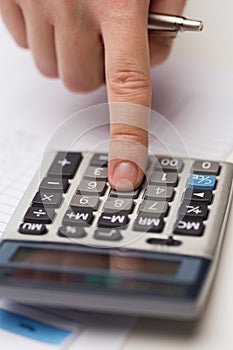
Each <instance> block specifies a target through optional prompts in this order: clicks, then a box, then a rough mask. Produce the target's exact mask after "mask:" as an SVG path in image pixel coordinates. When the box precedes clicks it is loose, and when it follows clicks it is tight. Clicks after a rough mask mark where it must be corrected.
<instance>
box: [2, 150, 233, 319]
mask: <svg viewBox="0 0 233 350" xmlns="http://www.w3.org/2000/svg"><path fill="white" fill-rule="evenodd" d="M74 163H75V164H76V165H74ZM106 165H107V155H106V154H93V153H91V152H82V153H67V154H66V153H64V152H60V153H58V154H56V153H53V152H51V153H50V155H49V156H48V157H47V158H46V161H45V163H44V164H43V168H42V169H40V171H39V172H38V173H37V174H36V176H35V177H34V179H33V181H32V183H31V185H30V186H29V188H28V190H27V191H26V193H25V195H24V197H23V199H22V200H21V202H20V204H19V206H18V208H17V209H16V211H15V213H14V214H13V217H12V219H11V221H10V223H9V224H8V226H7V229H6V231H5V233H4V236H3V239H2V241H1V245H0V295H1V296H3V297H7V298H10V299H14V300H16V301H20V302H24V303H25V302H26V303H34V304H40V305H54V306H55V305H56V306H59V307H69V308H79V309H84V310H89V311H90V310H92V311H101V312H103V311H104V312H114V313H115V312H116V313H125V314H132V315H147V316H153V317H154V316H156V317H157V316H158V317H168V318H175V319H196V318H198V317H199V316H200V315H201V313H202V311H203V309H204V306H205V304H206V302H207V298H208V295H209V292H210V289H211V285H212V282H213V279H214V276H215V272H216V268H217V262H218V257H219V254H220V250H221V244H222V241H223V238H224V232H225V227H226V223H227V218H228V213H229V210H230V203H231V198H232V178H233V165H232V164H230V163H224V162H211V161H207V160H191V161H190V160H188V159H181V158H176V159H174V158H169V157H166V156H164V157H163V156H156V157H153V156H151V157H150V161H149V164H148V169H147V173H146V179H145V181H144V183H143V184H142V186H141V188H140V189H138V190H136V191H133V192H132V193H117V192H116V191H112V190H111V188H110V187H109V184H108V183H107V177H106V169H107V168H106ZM67 169H68V170H67ZM66 170H67V171H66ZM69 171H70V173H69ZM158 174H159V175H158ZM164 174H165V175H164ZM88 184H89V189H88ZM94 185H95V186H94ZM51 186H52V188H51ZM59 186H60V187H59ZM38 191H39V192H38ZM38 193H41V196H40V197H38ZM109 198H110V199H109ZM43 200H44V202H46V203H45V204H44V205H43ZM54 201H55V202H54ZM50 202H52V203H50ZM148 203H149V204H148ZM46 220H47V221H46Z"/></svg>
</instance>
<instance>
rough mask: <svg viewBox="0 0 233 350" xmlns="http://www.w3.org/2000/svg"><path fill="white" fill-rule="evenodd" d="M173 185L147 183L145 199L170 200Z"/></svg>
mask: <svg viewBox="0 0 233 350" xmlns="http://www.w3.org/2000/svg"><path fill="white" fill-rule="evenodd" d="M173 195H174V189H173V187H167V186H157V185H149V186H148V187H147V189H146V191H145V195H144V196H145V199H148V198H154V199H157V200H164V201H165V200H167V201H171V200H172V199H173Z"/></svg>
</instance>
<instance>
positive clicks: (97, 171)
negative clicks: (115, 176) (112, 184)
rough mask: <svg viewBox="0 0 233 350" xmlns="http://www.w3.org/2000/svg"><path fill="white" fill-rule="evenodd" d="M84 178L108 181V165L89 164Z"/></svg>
mask: <svg viewBox="0 0 233 350" xmlns="http://www.w3.org/2000/svg"><path fill="white" fill-rule="evenodd" d="M84 178H85V179H96V180H99V181H106V180H107V178H108V170H107V168H106V167H96V166H89V167H88V168H87V170H86V171H85V174H84Z"/></svg>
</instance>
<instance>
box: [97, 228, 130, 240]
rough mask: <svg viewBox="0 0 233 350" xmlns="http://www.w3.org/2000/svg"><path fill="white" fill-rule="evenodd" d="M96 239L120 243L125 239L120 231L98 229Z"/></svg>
mask: <svg viewBox="0 0 233 350" xmlns="http://www.w3.org/2000/svg"><path fill="white" fill-rule="evenodd" d="M94 238H95V239H98V240H101V241H111V242H113V241H120V240H121V239H122V238H123V237H122V235H121V233H120V231H117V230H114V229H110V230H109V229H98V230H96V231H95V233H94Z"/></svg>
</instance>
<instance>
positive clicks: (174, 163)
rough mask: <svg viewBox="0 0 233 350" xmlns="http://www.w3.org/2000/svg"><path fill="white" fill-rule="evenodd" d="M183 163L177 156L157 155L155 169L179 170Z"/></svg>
mask: <svg viewBox="0 0 233 350" xmlns="http://www.w3.org/2000/svg"><path fill="white" fill-rule="evenodd" d="M183 166H184V163H183V161H182V160H181V159H179V158H170V157H159V158H158V160H157V161H156V163H155V169H156V170H160V171H163V170H164V171H168V172H169V171H175V172H178V173H179V172H181V170H182V169H183Z"/></svg>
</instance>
